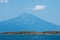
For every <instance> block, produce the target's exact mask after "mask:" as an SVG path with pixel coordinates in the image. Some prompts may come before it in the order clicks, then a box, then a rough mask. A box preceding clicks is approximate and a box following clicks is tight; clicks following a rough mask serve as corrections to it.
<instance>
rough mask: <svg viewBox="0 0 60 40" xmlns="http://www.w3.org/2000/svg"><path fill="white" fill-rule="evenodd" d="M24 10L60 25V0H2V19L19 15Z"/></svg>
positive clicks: (0, 9)
mask: <svg viewBox="0 0 60 40" xmlns="http://www.w3.org/2000/svg"><path fill="white" fill-rule="evenodd" d="M23 12H28V13H32V14H33V15H35V16H37V17H39V18H41V19H43V20H46V21H48V22H52V23H54V24H57V25H60V0H7V2H1V1H0V21H4V20H8V19H11V18H14V17H17V16H19V15H20V14H21V13H23Z"/></svg>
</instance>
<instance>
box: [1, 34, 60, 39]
mask: <svg viewBox="0 0 60 40" xmlns="http://www.w3.org/2000/svg"><path fill="white" fill-rule="evenodd" d="M0 40H60V35H59V34H58V35H57V34H46V35H41V34H0Z"/></svg>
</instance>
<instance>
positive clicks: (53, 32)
mask: <svg viewBox="0 0 60 40" xmlns="http://www.w3.org/2000/svg"><path fill="white" fill-rule="evenodd" d="M0 34H60V31H45V32H2V33H0Z"/></svg>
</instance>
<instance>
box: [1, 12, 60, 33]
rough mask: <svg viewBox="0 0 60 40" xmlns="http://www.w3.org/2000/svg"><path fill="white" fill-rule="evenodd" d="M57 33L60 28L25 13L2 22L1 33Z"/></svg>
mask: <svg viewBox="0 0 60 40" xmlns="http://www.w3.org/2000/svg"><path fill="white" fill-rule="evenodd" d="M48 30H49V31H54V30H55V31H56V30H60V27H59V26H57V25H55V24H52V23H49V22H46V21H44V20H42V19H39V18H37V17H36V16H34V15H32V14H29V13H23V14H21V15H20V16H18V17H16V18H13V19H10V20H7V21H4V22H1V23H0V31H2V32H3V31H48Z"/></svg>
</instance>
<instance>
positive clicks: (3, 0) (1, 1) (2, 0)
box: [0, 0, 8, 3]
mask: <svg viewBox="0 0 60 40" xmlns="http://www.w3.org/2000/svg"><path fill="white" fill-rule="evenodd" d="M7 2H8V0H0V3H7Z"/></svg>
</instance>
